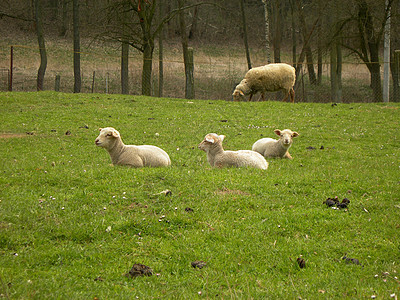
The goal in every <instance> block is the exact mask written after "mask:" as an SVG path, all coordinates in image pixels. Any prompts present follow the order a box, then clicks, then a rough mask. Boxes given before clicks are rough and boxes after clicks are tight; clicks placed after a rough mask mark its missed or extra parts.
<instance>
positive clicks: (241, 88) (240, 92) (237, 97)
mask: <svg viewBox="0 0 400 300" xmlns="http://www.w3.org/2000/svg"><path fill="white" fill-rule="evenodd" d="M250 92H251V90H250V88H249V85H248V82H247V80H246V79H243V80H242V81H241V82H240V83H239V84H238V85H237V86H236V88H235V90H234V91H233V94H232V97H233V101H241V100H242V99H243V98H244V97H245V96H246V95H248V94H250Z"/></svg>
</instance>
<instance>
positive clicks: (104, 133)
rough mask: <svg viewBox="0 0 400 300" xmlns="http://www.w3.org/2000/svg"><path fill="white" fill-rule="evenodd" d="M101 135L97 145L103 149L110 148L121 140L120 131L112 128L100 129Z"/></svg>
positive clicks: (97, 139) (96, 142)
mask: <svg viewBox="0 0 400 300" xmlns="http://www.w3.org/2000/svg"><path fill="white" fill-rule="evenodd" d="M99 130H100V134H99V136H98V137H97V138H96V140H95V144H96V145H97V146H99V147H102V148H106V149H108V148H110V146H111V145H113V144H114V143H115V140H116V139H118V138H120V135H119V132H118V130H116V129H114V128H112V127H106V128H99Z"/></svg>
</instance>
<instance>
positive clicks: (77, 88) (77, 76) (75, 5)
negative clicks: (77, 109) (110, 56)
mask: <svg viewBox="0 0 400 300" xmlns="http://www.w3.org/2000/svg"><path fill="white" fill-rule="evenodd" d="M72 14H73V16H72V18H73V27H74V93H80V92H81V84H82V82H81V46H80V45H81V43H80V34H79V0H73V2H72Z"/></svg>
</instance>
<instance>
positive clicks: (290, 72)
mask: <svg viewBox="0 0 400 300" xmlns="http://www.w3.org/2000/svg"><path fill="white" fill-rule="evenodd" d="M295 81H296V70H295V68H293V67H292V66H290V65H288V64H284V63H277V64H268V65H265V66H261V67H256V68H252V69H250V70H249V71H247V73H246V75H245V76H244V79H243V80H242V81H241V82H240V83H239V84H238V85H237V86H236V88H235V90H234V91H233V94H232V96H233V100H234V101H240V100H241V98H242V97H245V96H247V95H249V94H250V97H249V101H251V98H252V97H253V95H255V94H257V92H260V93H261V97H262V99H263V100H265V95H264V94H265V92H277V91H280V90H283V91H284V92H285V98H284V99H283V101H287V99H288V97H289V95H290V100H291V102H292V103H294V89H293V86H294V83H295Z"/></svg>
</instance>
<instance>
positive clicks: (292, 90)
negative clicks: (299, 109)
mask: <svg viewBox="0 0 400 300" xmlns="http://www.w3.org/2000/svg"><path fill="white" fill-rule="evenodd" d="M289 93H290V102H292V103H294V89H293V88H291V89H290V92H289Z"/></svg>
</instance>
